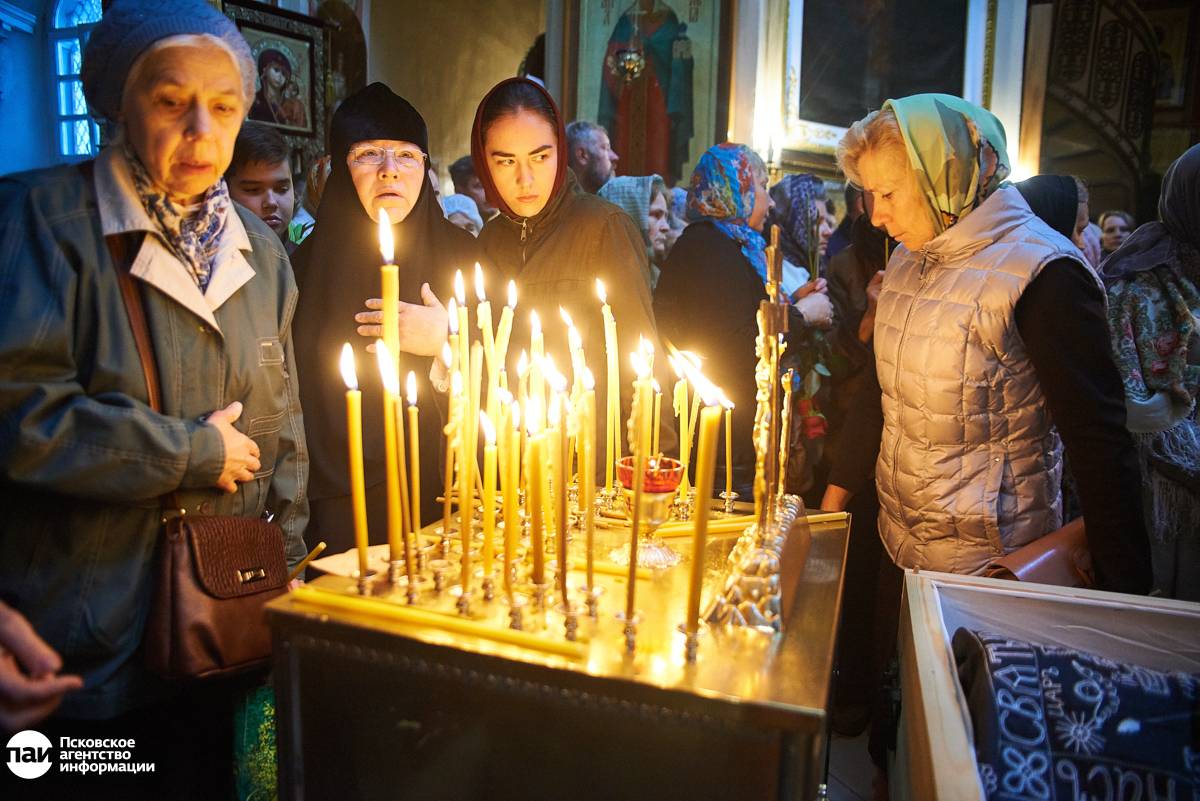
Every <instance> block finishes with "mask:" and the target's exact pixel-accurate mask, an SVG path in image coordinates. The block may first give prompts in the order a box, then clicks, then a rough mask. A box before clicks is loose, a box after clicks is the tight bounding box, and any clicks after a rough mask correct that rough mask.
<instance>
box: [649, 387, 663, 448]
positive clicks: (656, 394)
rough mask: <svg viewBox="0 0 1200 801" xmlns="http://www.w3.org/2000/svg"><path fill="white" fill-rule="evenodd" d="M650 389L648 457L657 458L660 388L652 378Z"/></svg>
mask: <svg viewBox="0 0 1200 801" xmlns="http://www.w3.org/2000/svg"><path fill="white" fill-rule="evenodd" d="M650 387H651V388H652V389H653V390H654V431H653V433H652V439H651V442H650V456H651V458H658V430H659V429H660V428H662V387H660V386H659V385H658V381H657V380H655V379H653V378H651V379H650Z"/></svg>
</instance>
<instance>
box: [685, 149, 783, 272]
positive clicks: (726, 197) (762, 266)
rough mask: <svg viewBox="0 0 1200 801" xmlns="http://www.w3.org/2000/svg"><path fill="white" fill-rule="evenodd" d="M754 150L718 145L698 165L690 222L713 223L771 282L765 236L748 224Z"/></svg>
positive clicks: (691, 191)
mask: <svg viewBox="0 0 1200 801" xmlns="http://www.w3.org/2000/svg"><path fill="white" fill-rule="evenodd" d="M752 152H753V151H751V150H750V148H748V147H746V146H745V145H737V144H734V143H732V142H725V143H723V144H719V145H714V146H712V147H710V148H709V149H708V150H706V151H705V152H704V155H703V156H701V157H700V160H699V161H698V162H696V171H695V172H693V173H692V184H691V186H690V187H689V188H688V199H687V218H688V222H697V221H699V220H712V221H713V222H714V223H716V225H717V227H718V228H720V229H721V230H722V231H724V232H725V234H726V236H728V237H729V238H730V239H732V240H733V241H734V242H737V243H738V245H740V246H741V248H742V254H743V255H744V256H745V257H746V258H747V259H749V260H750V263H751V264H753V265H754V269H755V270H756V271H758V274H759V275H760V276H761V277H762V279H763V281H764V282H765V281H766V280H767V257H766V254H765V253H764V248H766V246H767V241H766V240H765V239H763V235H762V234H760V233H759V232H758V231H755V230H754V229H753V228H751V227H750V226H749V225H748V224H747V220H749V219H750V214H751V213H752V212H753V211H754V161H752V160H751V156H750V154H751V153H752Z"/></svg>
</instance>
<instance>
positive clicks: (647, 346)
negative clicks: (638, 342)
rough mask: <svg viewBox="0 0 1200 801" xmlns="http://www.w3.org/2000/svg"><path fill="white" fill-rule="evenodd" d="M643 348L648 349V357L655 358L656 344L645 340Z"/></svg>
mask: <svg viewBox="0 0 1200 801" xmlns="http://www.w3.org/2000/svg"><path fill="white" fill-rule="evenodd" d="M642 347H644V348H645V349H646V355H647V356H653V355H654V343H652V342H651V341H650V340H648V339H643V340H642Z"/></svg>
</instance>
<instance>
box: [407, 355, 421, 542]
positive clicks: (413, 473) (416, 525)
mask: <svg viewBox="0 0 1200 801" xmlns="http://www.w3.org/2000/svg"><path fill="white" fill-rule="evenodd" d="M417 411H418V410H417V375H416V373H413V372H410V373H409V374H408V441H409V442H410V443H411V444H410V445H409V448H408V451H409V462H408V464H409V475H410V481H411V482H412V492H411V493H410V495H409V497H410V498H411V499H412V500H411V502H410V504H409V506H410V508H411V509H412V531H413V533H414V534H419V532H420V531H421V441H420V432H419V430H418V428H417ZM408 558H409V559H411V558H412V554H409V556H408Z"/></svg>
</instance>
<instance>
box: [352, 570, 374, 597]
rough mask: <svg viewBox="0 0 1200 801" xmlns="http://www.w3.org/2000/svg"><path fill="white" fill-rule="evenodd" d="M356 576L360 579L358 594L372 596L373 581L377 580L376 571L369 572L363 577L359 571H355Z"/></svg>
mask: <svg viewBox="0 0 1200 801" xmlns="http://www.w3.org/2000/svg"><path fill="white" fill-rule="evenodd" d="M354 575H355V576H356V577H357V578H358V594H359V595H370V594H371V585H372V581H371V579H373V578H375V571H374V570H368V571H367V575H365V576H363V575H360V574H359V572H358V571H357V570H355V571H354Z"/></svg>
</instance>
